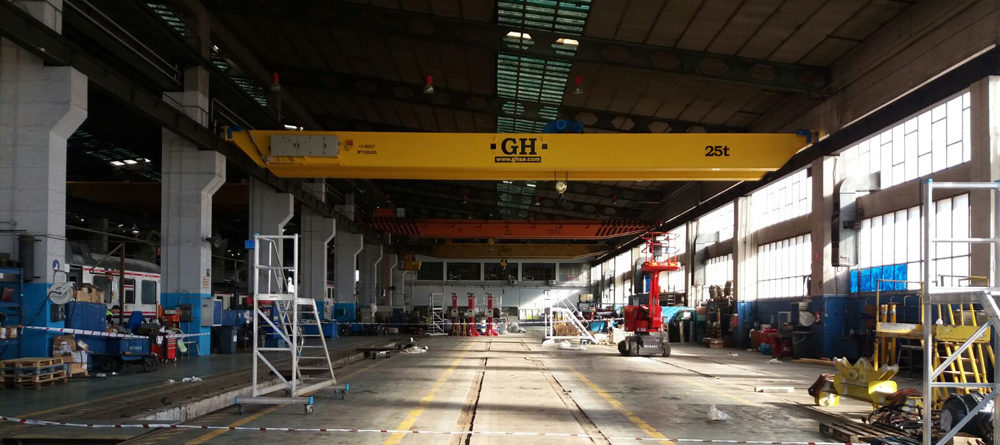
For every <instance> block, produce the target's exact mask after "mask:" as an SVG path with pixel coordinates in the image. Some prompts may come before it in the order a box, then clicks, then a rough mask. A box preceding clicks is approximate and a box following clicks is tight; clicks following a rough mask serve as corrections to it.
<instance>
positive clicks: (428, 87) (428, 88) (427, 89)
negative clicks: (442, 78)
mask: <svg viewBox="0 0 1000 445" xmlns="http://www.w3.org/2000/svg"><path fill="white" fill-rule="evenodd" d="M423 91H424V94H434V76H432V75H430V74H428V75H427V77H424V90H423Z"/></svg>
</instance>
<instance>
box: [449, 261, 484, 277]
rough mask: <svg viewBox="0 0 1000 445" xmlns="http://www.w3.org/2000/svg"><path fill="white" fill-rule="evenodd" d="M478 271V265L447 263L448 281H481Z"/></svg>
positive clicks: (479, 265) (479, 267)
mask: <svg viewBox="0 0 1000 445" xmlns="http://www.w3.org/2000/svg"><path fill="white" fill-rule="evenodd" d="M480 270H481V264H480V263H448V280H449V281H479V280H482V279H483V277H482V276H481V274H480Z"/></svg>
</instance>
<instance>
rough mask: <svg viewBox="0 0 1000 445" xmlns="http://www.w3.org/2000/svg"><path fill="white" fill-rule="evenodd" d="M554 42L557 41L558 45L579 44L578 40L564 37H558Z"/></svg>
mask: <svg viewBox="0 0 1000 445" xmlns="http://www.w3.org/2000/svg"><path fill="white" fill-rule="evenodd" d="M556 43H558V44H560V45H573V46H579V45H580V41H579V40H574V39H566V38H558V39H556Z"/></svg>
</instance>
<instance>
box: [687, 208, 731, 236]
mask: <svg viewBox="0 0 1000 445" xmlns="http://www.w3.org/2000/svg"><path fill="white" fill-rule="evenodd" d="M733 217H734V216H733V203H729V204H726V205H724V206H722V207H719V208H717V209H715V210H713V211H711V212H709V213H707V214H706V215H705V216H702V217H701V218H699V219H698V239H697V240H695V242H696V243H697V244H701V245H703V246H710V245H712V244H715V243H716V242H720V243H721V242H723V241H726V240H730V239H733V231H734V230H733V229H734V227H733V225H734V221H733ZM715 233H718V234H719V239H717V240H715V241H710V242H705V241H706V240H711V239H713V237H714V236H715Z"/></svg>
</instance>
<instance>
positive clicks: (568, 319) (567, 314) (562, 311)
mask: <svg viewBox="0 0 1000 445" xmlns="http://www.w3.org/2000/svg"><path fill="white" fill-rule="evenodd" d="M556 323H569V324H570V325H571V326H573V328H574V329H575V330H576V335H558V334H557V333H556ZM545 339H546V340H574V339H576V340H588V341H590V342H591V343H596V342H597V340H596V339H594V334H592V333H591V332H590V330H588V329H587V328H586V326H584V325H583V321H581V320H580V319H579V318H578V317H577V316H576V311H574V310H573V308H570V307H567V306H566V304H565V300H561V301H559V302H556V303H554V304H553V305H551V306H549V309H548V310H547V311H546V312H545Z"/></svg>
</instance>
